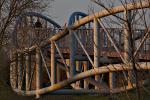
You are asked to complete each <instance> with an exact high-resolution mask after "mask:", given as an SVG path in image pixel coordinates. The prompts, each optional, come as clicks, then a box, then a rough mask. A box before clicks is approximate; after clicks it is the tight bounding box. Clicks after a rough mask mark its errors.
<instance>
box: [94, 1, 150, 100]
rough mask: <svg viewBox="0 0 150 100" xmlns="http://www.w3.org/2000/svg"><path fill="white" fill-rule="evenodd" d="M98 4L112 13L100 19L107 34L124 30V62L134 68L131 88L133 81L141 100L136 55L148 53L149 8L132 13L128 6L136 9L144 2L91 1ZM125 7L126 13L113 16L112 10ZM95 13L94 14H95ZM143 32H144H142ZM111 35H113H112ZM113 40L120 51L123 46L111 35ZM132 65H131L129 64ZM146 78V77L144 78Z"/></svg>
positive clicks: (129, 73) (129, 80)
mask: <svg viewBox="0 0 150 100" xmlns="http://www.w3.org/2000/svg"><path fill="white" fill-rule="evenodd" d="M91 1H92V2H94V3H96V4H97V5H98V6H100V7H101V9H105V10H107V11H108V12H109V13H112V14H111V16H107V17H105V18H101V19H98V20H99V23H100V25H101V27H102V28H103V29H104V30H105V32H106V33H107V34H108V33H111V32H110V31H109V30H108V28H120V29H121V30H122V33H120V34H121V35H122V37H123V38H124V41H123V42H122V43H121V44H122V45H123V46H122V47H123V49H124V57H123V59H122V60H124V61H123V63H125V64H126V65H127V66H130V67H132V68H133V71H132V72H131V71H129V72H128V75H129V79H128V82H130V84H131V86H133V81H132V80H134V82H135V84H136V87H137V97H138V99H139V100H140V99H141V92H140V90H141V89H140V88H141V87H143V86H141V77H140V75H139V74H140V73H138V71H137V67H136V66H138V63H137V62H138V60H137V57H136V54H137V53H139V51H141V50H142V49H143V51H144V52H148V48H149V47H148V46H149V44H148V41H149V38H148V36H149V27H150V26H149V25H150V23H149V20H148V16H149V8H147V9H140V10H139V9H134V10H132V11H130V10H127V9H128V7H127V4H128V3H132V4H133V5H134V6H135V8H136V3H137V2H139V4H140V5H141V6H142V0H91ZM146 1H148V2H150V1H149V0H146ZM120 4H121V5H123V7H124V9H125V10H124V12H123V13H119V14H113V10H112V9H111V8H113V7H115V6H116V5H120ZM93 13H94V12H93ZM138 30H143V31H144V32H143V33H138ZM141 32H142V31H141ZM110 35H111V34H110ZM111 38H112V39H113V42H114V47H115V46H116V49H117V50H119V49H120V48H121V46H118V45H117V44H118V41H117V38H115V37H113V36H112V35H111ZM138 59H139V58H138ZM129 63H130V64H129ZM142 77H144V76H142Z"/></svg>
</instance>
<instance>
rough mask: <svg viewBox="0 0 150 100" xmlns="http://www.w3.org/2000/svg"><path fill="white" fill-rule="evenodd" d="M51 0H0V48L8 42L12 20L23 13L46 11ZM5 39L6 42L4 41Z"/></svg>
mask: <svg viewBox="0 0 150 100" xmlns="http://www.w3.org/2000/svg"><path fill="white" fill-rule="evenodd" d="M52 1H53V0H44V1H42V0H0V22H1V23H0V47H2V46H3V45H4V43H6V42H7V41H8V38H9V35H10V33H11V32H12V28H13V24H14V20H15V18H16V17H17V16H19V15H20V14H21V13H23V12H25V11H38V12H42V11H43V10H46V8H47V7H49V5H50V4H51V2H52ZM6 38H7V40H6V41H4V40H5V39H6Z"/></svg>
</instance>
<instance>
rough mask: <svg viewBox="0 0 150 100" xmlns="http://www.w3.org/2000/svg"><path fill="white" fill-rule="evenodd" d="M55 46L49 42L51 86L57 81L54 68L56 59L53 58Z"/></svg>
mask: <svg viewBox="0 0 150 100" xmlns="http://www.w3.org/2000/svg"><path fill="white" fill-rule="evenodd" d="M55 52H56V50H55V44H54V43H53V41H52V42H51V85H54V84H55V83H56V81H57V80H56V79H57V75H56V74H57V71H56V70H57V68H56V58H55Z"/></svg>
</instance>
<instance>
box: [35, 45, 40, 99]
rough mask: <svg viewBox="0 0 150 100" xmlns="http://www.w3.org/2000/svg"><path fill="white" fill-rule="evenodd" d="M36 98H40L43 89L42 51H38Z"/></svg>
mask: <svg viewBox="0 0 150 100" xmlns="http://www.w3.org/2000/svg"><path fill="white" fill-rule="evenodd" d="M35 74H36V98H40V95H39V94H38V90H39V89H40V88H41V56H40V49H39V48H37V49H36V73H35Z"/></svg>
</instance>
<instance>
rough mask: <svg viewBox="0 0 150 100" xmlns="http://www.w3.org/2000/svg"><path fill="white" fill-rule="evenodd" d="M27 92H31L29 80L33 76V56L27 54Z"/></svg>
mask: <svg viewBox="0 0 150 100" xmlns="http://www.w3.org/2000/svg"><path fill="white" fill-rule="evenodd" d="M25 63H26V91H29V80H30V74H31V72H30V71H31V55H30V54H29V53H26V61H25Z"/></svg>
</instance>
